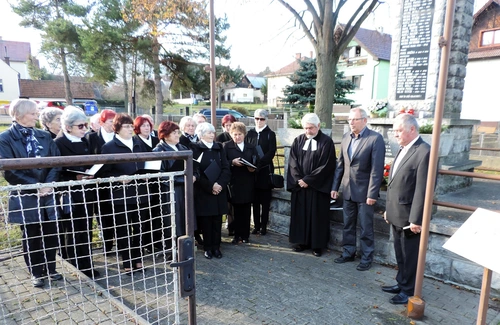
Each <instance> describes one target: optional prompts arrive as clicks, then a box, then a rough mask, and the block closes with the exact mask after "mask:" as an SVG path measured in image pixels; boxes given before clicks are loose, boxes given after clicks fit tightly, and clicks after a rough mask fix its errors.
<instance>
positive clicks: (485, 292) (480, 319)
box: [476, 267, 492, 325]
mask: <svg viewBox="0 0 500 325" xmlns="http://www.w3.org/2000/svg"><path fill="white" fill-rule="evenodd" d="M491 274H492V272H491V270H490V269H488V268H486V267H485V268H484V272H483V283H482V285H481V297H480V299H479V310H478V311H477V322H476V324H477V325H484V324H486V312H487V311H488V300H489V298H490V288H491Z"/></svg>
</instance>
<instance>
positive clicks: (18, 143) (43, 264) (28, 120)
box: [0, 99, 62, 287]
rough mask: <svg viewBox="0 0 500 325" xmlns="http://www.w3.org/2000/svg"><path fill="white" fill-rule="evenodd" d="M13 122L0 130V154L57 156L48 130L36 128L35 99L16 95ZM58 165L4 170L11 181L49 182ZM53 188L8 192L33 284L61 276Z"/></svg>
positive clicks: (10, 216)
mask: <svg viewBox="0 0 500 325" xmlns="http://www.w3.org/2000/svg"><path fill="white" fill-rule="evenodd" d="M9 113H10V116H11V117H12V118H13V120H14V122H13V124H12V126H11V127H10V128H9V129H7V130H6V131H4V132H2V133H1V134H0V157H2V159H14V158H16V159H20V158H30V157H54V156H59V149H57V146H56V144H55V143H54V141H53V140H52V137H51V136H50V134H49V133H48V132H45V131H42V130H38V129H35V124H36V121H37V120H38V108H37V105H36V103H35V102H34V101H32V100H27V99H19V100H17V101H14V102H12V103H11V105H10V112H9ZM59 170H60V168H31V169H24V170H6V171H4V177H5V180H6V181H7V182H8V183H9V184H10V185H28V184H36V183H51V182H55V181H57V180H58V173H59ZM53 191H54V189H53V188H52V187H44V188H41V189H39V190H23V191H21V192H20V193H19V192H17V191H12V192H10V193H9V212H8V217H7V218H8V222H9V223H15V224H19V225H20V227H21V233H22V236H23V239H22V245H23V253H24V261H25V262H26V265H27V266H28V269H29V272H30V273H31V283H32V284H33V286H34V287H42V286H43V285H44V277H45V276H47V273H48V275H49V276H50V278H51V279H52V280H61V279H62V276H61V275H60V274H59V273H57V272H56V249H57V224H56V222H57V221H56V220H57V214H56V209H55V202H54V195H53Z"/></svg>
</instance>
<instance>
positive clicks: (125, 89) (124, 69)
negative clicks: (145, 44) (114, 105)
mask: <svg viewBox="0 0 500 325" xmlns="http://www.w3.org/2000/svg"><path fill="white" fill-rule="evenodd" d="M126 53H127V51H126V50H123V53H122V56H121V58H120V59H121V62H122V78H123V94H124V97H123V98H124V101H123V103H124V106H125V109H126V110H127V111H128V115H130V116H132V115H131V114H130V113H131V110H132V109H131V107H129V104H128V103H129V101H128V98H129V93H128V81H127V54H126Z"/></svg>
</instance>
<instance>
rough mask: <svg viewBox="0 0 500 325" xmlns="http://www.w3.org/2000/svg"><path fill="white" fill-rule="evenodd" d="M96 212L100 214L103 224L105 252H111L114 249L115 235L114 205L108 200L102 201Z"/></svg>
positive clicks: (100, 220) (100, 221)
mask: <svg viewBox="0 0 500 325" xmlns="http://www.w3.org/2000/svg"><path fill="white" fill-rule="evenodd" d="M96 214H98V218H99V224H100V225H101V232H102V239H103V241H104V252H110V251H111V250H112V249H113V238H114V237H115V229H114V220H113V219H114V218H113V205H112V204H111V202H109V201H108V200H106V201H102V202H100V203H99V207H98V209H97V211H96Z"/></svg>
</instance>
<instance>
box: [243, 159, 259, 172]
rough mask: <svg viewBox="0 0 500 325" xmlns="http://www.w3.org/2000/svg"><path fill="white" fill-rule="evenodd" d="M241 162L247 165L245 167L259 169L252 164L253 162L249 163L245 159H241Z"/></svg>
mask: <svg viewBox="0 0 500 325" xmlns="http://www.w3.org/2000/svg"><path fill="white" fill-rule="evenodd" d="M240 162H241V163H242V164H243V165H245V166H248V167H251V168H255V169H257V166H255V165H254V164H252V163H251V162H249V161H248V160H245V159H243V158H241V157H240Z"/></svg>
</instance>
